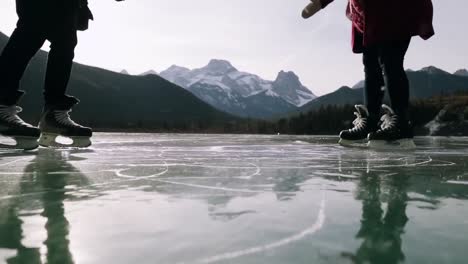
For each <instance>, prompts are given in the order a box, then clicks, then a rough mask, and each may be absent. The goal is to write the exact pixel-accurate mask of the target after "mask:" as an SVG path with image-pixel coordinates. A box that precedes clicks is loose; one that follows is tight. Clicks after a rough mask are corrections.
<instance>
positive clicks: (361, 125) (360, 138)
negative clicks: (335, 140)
mask: <svg viewBox="0 0 468 264" xmlns="http://www.w3.org/2000/svg"><path fill="white" fill-rule="evenodd" d="M355 108H356V112H354V114H355V115H356V119H355V120H354V121H353V125H354V127H353V128H351V129H348V130H343V131H341V133H340V142H339V144H341V145H343V146H363V147H364V146H365V144H366V143H367V136H368V135H369V133H371V132H374V131H376V130H377V127H378V126H377V118H375V117H372V116H371V115H369V111H368V110H367V107H366V106H365V105H356V106H355Z"/></svg>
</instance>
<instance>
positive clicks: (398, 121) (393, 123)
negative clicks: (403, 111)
mask: <svg viewBox="0 0 468 264" xmlns="http://www.w3.org/2000/svg"><path fill="white" fill-rule="evenodd" d="M382 110H383V113H384V115H383V116H382V118H381V122H382V124H381V126H380V129H379V130H377V131H376V132H374V133H370V134H369V147H370V148H375V149H392V148H396V149H407V150H408V149H414V148H416V145H415V144H414V141H413V137H414V135H413V128H412V125H411V123H410V122H409V121H408V118H405V117H401V116H398V115H397V114H395V112H394V111H393V109H392V108H390V107H389V106H387V105H382Z"/></svg>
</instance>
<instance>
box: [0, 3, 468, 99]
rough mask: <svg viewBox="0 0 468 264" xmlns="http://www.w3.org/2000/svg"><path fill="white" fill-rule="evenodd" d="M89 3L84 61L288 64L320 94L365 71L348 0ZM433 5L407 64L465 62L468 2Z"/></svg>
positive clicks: (267, 74)
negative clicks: (321, 3) (429, 31)
mask: <svg viewBox="0 0 468 264" xmlns="http://www.w3.org/2000/svg"><path fill="white" fill-rule="evenodd" d="M1 1H2V3H1V8H0V31H2V32H3V33H5V34H7V35H10V34H11V32H12V31H13V29H14V26H15V23H16V20H17V17H16V13H15V1H14V0H1ZM89 2H90V6H91V8H92V10H93V12H94V15H95V18H96V20H95V21H94V22H92V24H91V27H90V30H89V31H87V32H83V33H80V35H79V41H80V43H79V46H78V47H77V50H76V59H75V60H76V61H77V62H80V63H84V64H88V65H93V66H98V67H103V68H107V69H112V70H120V69H126V70H128V71H129V72H130V73H132V74H138V73H141V72H144V71H147V70H150V69H154V70H156V71H158V72H160V71H162V70H165V69H166V68H168V67H169V66H171V65H173V64H176V65H180V66H185V67H189V68H197V67H202V66H204V65H206V64H207V63H208V61H209V60H210V59H212V58H217V59H226V60H229V61H231V62H232V64H233V65H234V66H235V67H236V68H238V69H239V70H241V71H247V72H251V73H255V74H257V75H259V76H260V77H262V78H265V79H268V80H273V79H275V77H276V75H277V73H278V72H279V71H280V70H292V71H294V72H296V73H297V74H298V75H299V77H300V79H301V81H302V82H303V83H304V85H306V86H307V87H308V88H309V89H311V90H312V91H313V92H314V93H316V94H317V95H323V94H325V93H328V92H331V91H333V90H335V89H337V88H339V87H340V86H342V85H354V84H355V83H356V82H357V81H359V80H361V79H362V78H363V70H362V68H363V67H362V63H361V56H360V55H355V54H353V53H352V52H351V48H350V35H351V33H350V29H351V25H350V22H349V21H348V20H347V19H346V17H345V15H344V10H345V6H346V3H347V1H346V0H336V1H335V2H334V3H332V4H331V5H330V6H329V7H327V9H325V10H323V11H322V12H321V13H320V14H317V15H316V16H315V17H312V18H311V19H309V20H303V19H302V18H301V17H300V13H301V10H302V8H303V7H304V6H305V5H306V4H307V3H308V1H307V0H233V1H220V0H198V1H194V0H127V1H125V2H120V3H118V2H114V1H113V0H89ZM433 3H434V6H435V28H436V34H437V35H436V36H435V37H434V38H432V39H431V40H429V41H422V40H420V39H419V38H418V39H416V38H415V39H414V40H413V43H412V45H411V47H410V50H409V52H408V55H407V60H406V67H407V68H411V69H420V68H422V67H425V66H428V65H435V66H437V67H440V68H442V69H445V70H447V71H450V72H453V71H455V70H457V69H460V68H468V29H467V27H468V14H467V11H468V1H466V0H433ZM396 15H398V14H396Z"/></svg>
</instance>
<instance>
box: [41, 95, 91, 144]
mask: <svg viewBox="0 0 468 264" xmlns="http://www.w3.org/2000/svg"><path fill="white" fill-rule="evenodd" d="M78 102H79V100H78V99H76V98H74V97H69V96H67V97H66V99H65V100H64V101H63V102H62V103H60V104H57V105H46V106H45V107H44V112H43V114H42V117H41V121H40V122H39V129H40V130H41V133H42V134H41V138H40V139H39V144H40V145H41V146H44V147H59V148H61V147H62V148H63V147H71V148H86V147H89V146H91V140H90V138H91V136H92V135H93V132H92V130H91V128H88V127H83V126H81V125H79V124H77V123H75V122H74V121H73V120H71V119H70V115H69V113H70V112H71V109H72V107H73V106H74V105H76V104H78ZM58 136H62V137H67V138H69V139H71V140H73V142H72V143H71V144H63V143H59V142H57V141H56V139H57V137H58Z"/></svg>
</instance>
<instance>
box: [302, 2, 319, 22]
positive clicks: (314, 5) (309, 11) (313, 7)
mask: <svg viewBox="0 0 468 264" xmlns="http://www.w3.org/2000/svg"><path fill="white" fill-rule="evenodd" d="M320 10H322V3H321V2H320V0H310V4H308V5H307V6H306V7H305V8H304V10H302V17H303V18H304V19H307V18H309V17H311V16H313V15H315V13H317V12H318V11H320Z"/></svg>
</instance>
